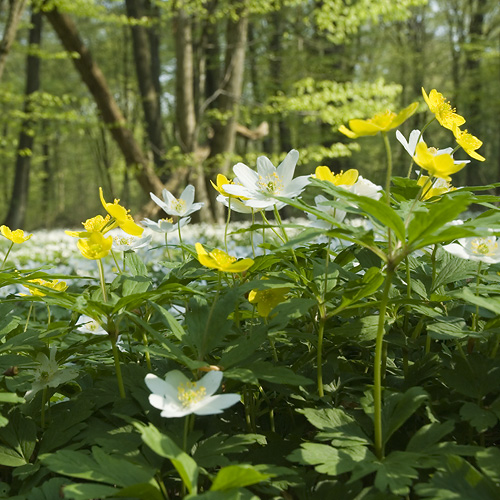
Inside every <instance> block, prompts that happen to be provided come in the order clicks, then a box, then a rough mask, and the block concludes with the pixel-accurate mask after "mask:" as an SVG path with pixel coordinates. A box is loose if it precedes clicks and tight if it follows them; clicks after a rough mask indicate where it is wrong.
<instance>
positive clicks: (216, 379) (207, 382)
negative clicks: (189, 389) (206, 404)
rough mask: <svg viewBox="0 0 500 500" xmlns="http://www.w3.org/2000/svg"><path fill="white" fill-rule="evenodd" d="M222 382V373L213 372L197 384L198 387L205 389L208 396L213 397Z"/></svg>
mask: <svg viewBox="0 0 500 500" xmlns="http://www.w3.org/2000/svg"><path fill="white" fill-rule="evenodd" d="M221 382H222V372H220V371H217V370H211V371H209V372H208V373H206V374H205V375H203V377H202V378H201V379H200V380H199V381H198V382H197V383H196V385H197V386H198V387H205V390H206V391H207V392H206V395H207V396H211V395H212V394H214V393H215V392H216V391H217V389H218V388H219V386H220V383H221Z"/></svg>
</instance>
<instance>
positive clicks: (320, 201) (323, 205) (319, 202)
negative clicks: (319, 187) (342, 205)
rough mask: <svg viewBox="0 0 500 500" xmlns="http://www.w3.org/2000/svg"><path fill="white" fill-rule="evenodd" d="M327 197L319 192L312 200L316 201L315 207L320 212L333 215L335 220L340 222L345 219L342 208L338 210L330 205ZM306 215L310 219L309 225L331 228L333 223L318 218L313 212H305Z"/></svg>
mask: <svg viewBox="0 0 500 500" xmlns="http://www.w3.org/2000/svg"><path fill="white" fill-rule="evenodd" d="M328 201H329V200H328V199H327V198H325V197H324V196H323V195H321V194H319V195H318V196H316V197H315V198H314V202H315V203H316V208H317V209H318V210H320V211H321V212H324V213H325V214H327V215H329V216H330V217H333V218H334V219H335V220H336V221H337V222H342V221H343V220H344V219H345V216H346V212H345V211H344V210H340V209H339V208H335V207H333V206H332V205H329V204H328ZM307 217H308V218H309V220H310V221H311V226H313V227H319V228H322V229H331V228H332V226H333V224H330V223H329V222H327V221H326V220H321V219H318V218H317V217H316V216H315V215H314V214H307Z"/></svg>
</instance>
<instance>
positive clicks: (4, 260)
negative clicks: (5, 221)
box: [0, 242, 14, 271]
mask: <svg viewBox="0 0 500 500" xmlns="http://www.w3.org/2000/svg"><path fill="white" fill-rule="evenodd" d="M13 246H14V242H11V244H10V247H9V249H8V250H7V253H6V254H5V257H4V258H3V262H2V267H0V271H1V270H2V269H3V268H4V267H5V263H6V262H7V257H8V256H9V254H10V251H11V250H12V247H13Z"/></svg>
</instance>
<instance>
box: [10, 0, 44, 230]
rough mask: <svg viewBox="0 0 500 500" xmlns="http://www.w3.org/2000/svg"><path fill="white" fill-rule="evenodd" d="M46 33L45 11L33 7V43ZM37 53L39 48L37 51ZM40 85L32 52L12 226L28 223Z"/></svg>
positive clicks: (37, 66) (30, 43) (31, 42)
mask: <svg viewBox="0 0 500 500" xmlns="http://www.w3.org/2000/svg"><path fill="white" fill-rule="evenodd" d="M41 37H42V14H41V13H40V12H33V10H32V11H31V28H30V31H29V46H30V47H32V48H38V47H39V46H40V40H41ZM35 53H36V51H35ZM39 89H40V58H39V57H38V56H37V55H31V54H29V55H28V57H27V59H26V89H25V99H24V113H25V118H24V120H23V123H22V125H21V132H20V133H19V143H18V146H17V157H16V172H15V177H14V184H13V186H12V197H11V199H10V206H9V212H8V213H7V218H6V221H5V224H6V225H7V226H9V227H10V228H20V227H22V226H24V222H25V219H26V210H27V207H28V195H29V180H30V179H29V176H30V167H31V156H32V154H33V144H34V139H35V136H34V134H33V132H32V128H33V125H34V122H33V119H32V117H31V116H30V115H31V113H32V111H33V103H32V97H33V93H35V92H37V91H38V90H39Z"/></svg>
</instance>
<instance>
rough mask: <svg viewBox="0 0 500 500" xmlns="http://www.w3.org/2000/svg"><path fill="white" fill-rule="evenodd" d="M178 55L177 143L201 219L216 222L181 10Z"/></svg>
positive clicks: (187, 27)
mask: <svg viewBox="0 0 500 500" xmlns="http://www.w3.org/2000/svg"><path fill="white" fill-rule="evenodd" d="M174 27H175V54H176V81H175V95H176V103H175V105H176V124H177V140H178V142H179V144H180V147H181V150H182V152H183V153H185V154H186V155H190V161H191V162H192V163H193V167H194V171H193V170H191V171H190V180H191V181H192V182H193V184H194V186H195V188H196V194H197V199H198V200H200V201H202V202H203V203H205V208H206V210H203V211H202V212H201V213H200V214H199V216H200V217H201V219H202V220H203V221H204V222H208V223H210V222H213V218H212V214H211V211H210V200H209V197H208V192H207V188H206V186H205V175H204V172H203V165H202V160H201V159H199V158H198V155H196V154H195V152H196V145H197V119H196V107H195V96H194V85H195V83H194V54H193V32H192V20H191V18H190V17H189V16H188V15H187V14H186V12H184V11H183V10H182V9H179V10H178V11H177V14H176V17H175V23H174Z"/></svg>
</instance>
